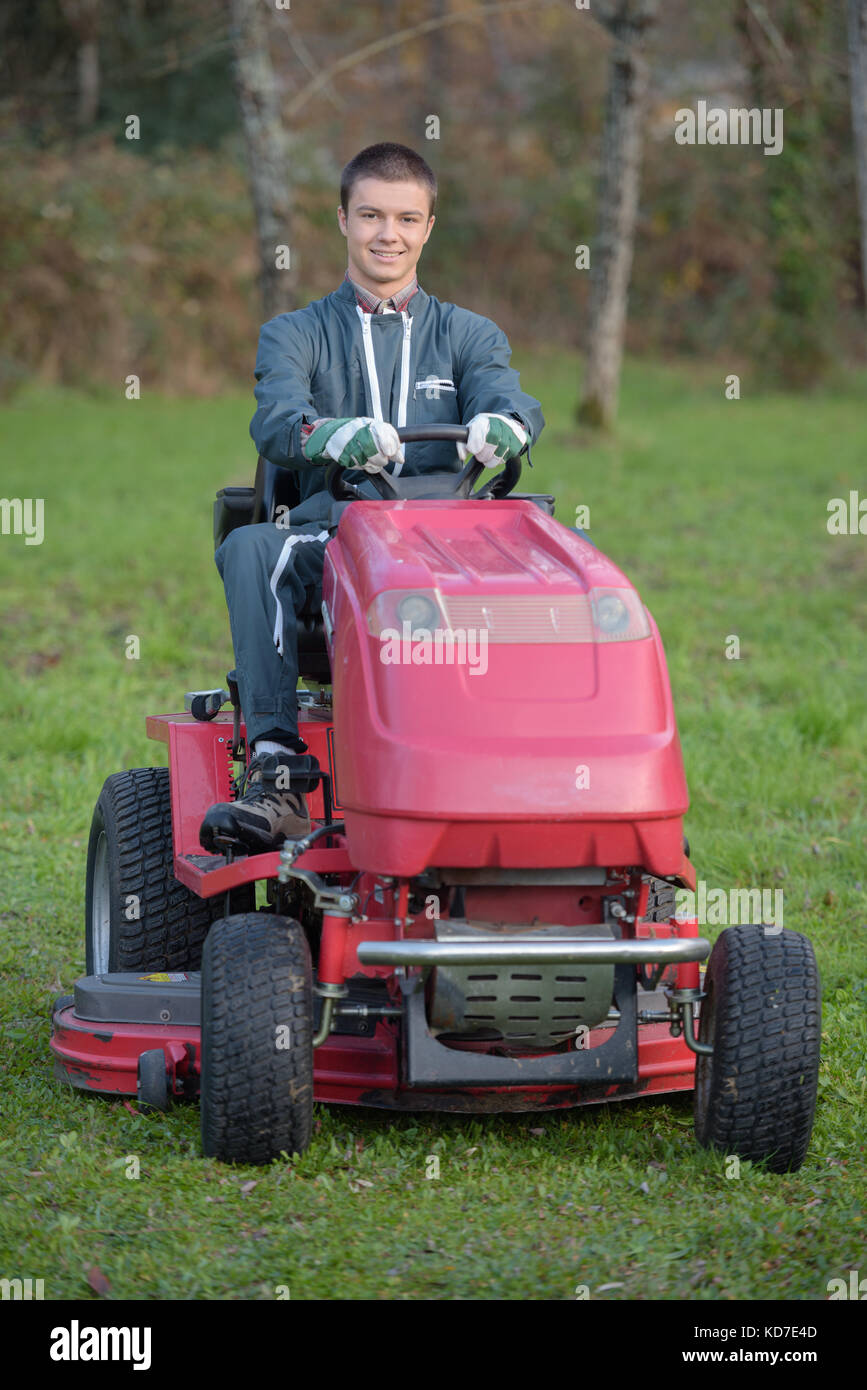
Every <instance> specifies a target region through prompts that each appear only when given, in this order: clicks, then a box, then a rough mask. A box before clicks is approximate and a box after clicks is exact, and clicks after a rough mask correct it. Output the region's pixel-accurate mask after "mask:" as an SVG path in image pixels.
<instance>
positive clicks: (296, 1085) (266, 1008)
mask: <svg viewBox="0 0 867 1390" xmlns="http://www.w3.org/2000/svg"><path fill="white" fill-rule="evenodd" d="M312 979H313V972H312V965H311V961H310V948H309V946H308V944H307V938H306V937H305V935H304V930H303V928H302V927H301V925H300V923H298V922H295V921H293V920H291V919H290V918H288V917H278V916H274V915H273V914H270V913H264V912H244V913H239V914H238V915H237V916H232V917H224V918H223V919H222V920H221V921H218V922H215V923H214V925H213V926H212V928H211V930H210V933H209V935H208V938H207V940H206V941H205V948H204V952H203V954H202V1064H201V1072H202V1075H201V1107H202V1149H203V1152H204V1153H205V1155H206V1157H209V1158H219V1159H222V1160H223V1162H224V1163H257V1164H258V1163H270V1162H271V1160H272V1159H275V1158H279V1157H280V1154H281V1153H286V1154H289V1155H292V1154H295V1153H303V1152H304V1150H305V1149H306V1148H307V1146H308V1144H309V1143H310V1136H311V1131H312V1127H313V983H312Z"/></svg>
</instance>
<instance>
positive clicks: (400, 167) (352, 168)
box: [340, 142, 437, 217]
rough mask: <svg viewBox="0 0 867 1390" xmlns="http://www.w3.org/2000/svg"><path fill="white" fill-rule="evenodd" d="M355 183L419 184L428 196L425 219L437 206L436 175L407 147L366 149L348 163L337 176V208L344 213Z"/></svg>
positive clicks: (372, 147)
mask: <svg viewBox="0 0 867 1390" xmlns="http://www.w3.org/2000/svg"><path fill="white" fill-rule="evenodd" d="M358 179H385V180H386V182H387V183H403V182H412V183H420V184H423V185H424V186H425V187H426V188H427V190H428V192H429V194H430V213H429V216H431V217H432V216H433V214H434V211H435V209H436V204H437V180H436V174H435V173H434V171H433V169H432V168H431V167H430V165H429V164H428V163H427V161H426V160H424V159H422V157H421V155H420V154H416V152H415V150H411V149H410V148H409V146H408V145H394V144H391V143H390V142H385V143H383V144H381V145H368V146H367V148H366V149H364V150H361V151H360V153H359V154H357V155H356V156H355V158H354V159H350V161H349V163H348V164H347V166H346V168H345V169H344V170H343V173H342V174H341V175H340V204H341V207H342V208H343V211H344V213H347V212H348V211H349V199H350V197H351V195H352V189H353V187H354V186H355V183H356V181H357V180H358Z"/></svg>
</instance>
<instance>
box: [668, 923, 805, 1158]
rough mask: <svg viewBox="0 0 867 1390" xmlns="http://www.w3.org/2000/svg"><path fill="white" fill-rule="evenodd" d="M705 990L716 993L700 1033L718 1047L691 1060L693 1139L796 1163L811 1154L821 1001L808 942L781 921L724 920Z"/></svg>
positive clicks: (729, 1150) (704, 1011) (726, 1150)
mask: <svg viewBox="0 0 867 1390" xmlns="http://www.w3.org/2000/svg"><path fill="white" fill-rule="evenodd" d="M705 989H706V990H707V991H709V993H710V992H713V998H714V1009H715V1021H714V1037H713V1039H710V1038H709V1037H708V1032H709V1027H710V1023H709V1019H710V1011H709V1010H707V1008H706V1005H705V1006H703V1008H702V1023H701V1029H700V1035H699V1036H700V1038H701V1040H702V1041H703V1042H707V1041H711V1040H712V1041H713V1045H714V1055H713V1058H712V1059H706V1058H703V1057H701V1056H699V1057H698V1059H697V1072H696V1082H697V1085H696V1093H695V1098H696V1108H695V1131H696V1138H697V1139H698V1142H699V1143H700V1144H701V1145H703V1146H704V1147H706V1148H707V1147H710V1148H715V1149H718V1150H721V1151H722V1152H724V1153H727V1154H737V1155H738V1156H739V1157H741V1158H744V1159H749V1160H751V1161H752V1162H762V1161H763V1160H767V1163H768V1167H769V1168H770V1170H771V1171H772V1172H776V1173H784V1172H793V1171H794V1170H795V1169H797V1168H799V1167H800V1166H801V1164H802V1163H803V1161H804V1158H805V1156H806V1153H807V1148H808V1146H809V1143H810V1134H811V1132H812V1127H813V1117H814V1114H815V1109H816V1094H817V1090H818V1077H819V1051H820V1044H821V1028H822V1003H821V984H820V980H819V972H818V969H817V966H816V958H815V955H814V952H813V946H812V943H811V942H810V940H809V938H808V937H806V936H803V935H802V934H801V933H800V932H793V931H789V930H788V929H787V928H783V930H782V931H781V932H779V933H778V934H773V935H772V934H767V933H766V932H765V930H764V929H763V928H762V927H759V926H739V927H728V928H726V930H725V931H723V932H722V933H721V934H720V936H719V938H718V939H717V942H716V944H715V946H714V948H713V951H712V953H711V957H710V961H709V964H708V968H707V974H706V976H705ZM708 1068H710V1070H709V1071H708ZM700 1076H701V1077H703V1078H704V1079H705V1087H706V1096H707V1101H708V1103H707V1106H706V1108H705V1110H704V1112H703V1113H702V1106H701V1104H700V1095H699V1087H698V1081H699V1077H700Z"/></svg>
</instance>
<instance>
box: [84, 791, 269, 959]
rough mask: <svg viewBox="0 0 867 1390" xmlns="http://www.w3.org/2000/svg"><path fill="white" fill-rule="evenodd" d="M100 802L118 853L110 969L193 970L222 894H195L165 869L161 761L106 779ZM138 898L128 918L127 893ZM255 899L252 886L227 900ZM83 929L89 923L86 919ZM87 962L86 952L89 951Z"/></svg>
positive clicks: (168, 831)
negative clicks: (158, 764) (135, 911)
mask: <svg viewBox="0 0 867 1390" xmlns="http://www.w3.org/2000/svg"><path fill="white" fill-rule="evenodd" d="M99 806H100V807H101V808H102V816H103V821H104V824H105V830H106V836H107V838H108V841H109V857H110V860H111V843H112V840H113V841H114V844H115V847H116V852H117V865H118V876H117V886H118V891H117V893H116V895H115V896H116V898H117V908H116V910H114V911H112V914H111V916H112V933H113V935H115V936H116V946H115V947H114V954H116V960H115V961H114V962H113V969H115V970H121V971H123V970H130V971H132V970H148V971H159V970H198V969H199V967H200V964H201V959H202V947H203V945H204V941H205V937H206V936H207V934H208V932H209V930H210V927H211V924H212V922H214V921H216V920H217V919H218V918H219V917H222V916H223V914H224V913H225V903H226V900H225V895H224V894H219V895H218V896H217V897H216V898H200V897H198V896H197V895H196V894H195V893H193V892H191V891H190V889H189V888H186V887H185V886H184V884H182V883H179V882H178V880H177V879H176V878H175V876H174V874H173V872H172V868H173V859H174V849H173V845H172V811H171V791H170V787H169V770H168V768H165V767H138V768H131V769H130V770H129V771H127V772H115V773H114V774H113V775H112V776H111V777H108V778H106V781H105V783H104V785H103V788H102V791H101V793H100V797H99ZM130 894H135V896H136V897H137V898H138V899H139V904H140V916H139V918H138V920H135V921H129V920H127V918H126V916H125V914H124V909H125V906H126V899H127V897H128V896H129V895H130ZM254 903H255V887H254V885H253V884H245V885H243V887H242V888H239V889H235V890H233V894H232V906H233V907H235V906H236V905H237V907H239V908H241V909H246V908H247V907H252V906H253V905H254ZM87 932H88V935H89V933H90V922H89V921H88V923H87ZM88 968H90V956H88Z"/></svg>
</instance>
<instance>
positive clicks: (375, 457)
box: [301, 415, 404, 473]
mask: <svg viewBox="0 0 867 1390" xmlns="http://www.w3.org/2000/svg"><path fill="white" fill-rule="evenodd" d="M301 452H302V453H303V455H304V457H305V458H306V459H309V460H310V462H311V463H328V462H329V460H331V459H334V460H335V461H336V462H337V463H339V464H341V465H342V466H343V467H344V468H363V469H364V470H365V472H367V473H381V472H382V470H383V469H384V468H385V466H386V464H389V463H392V462H396V463H403V462H404V456H403V445H402V444H401V442H400V440H399V439H398V437H397V430H396V429H395V428H394V426H393V425H389V424H388V423H387V422H385V421H383V420H374V419H373V418H372V417H371V416H369V415H356V416H355V417H354V418H353V419H329V420H317V421H316V424H315V426H314V428H313V429H312V430H311V431H310V433H309V434H308V436H307V438H306V439H305V441H304V443H303V444H302V446H301Z"/></svg>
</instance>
